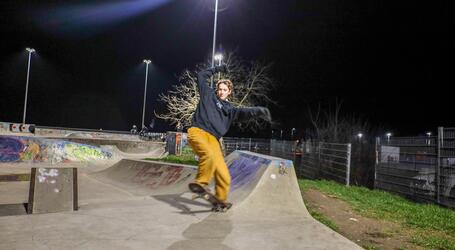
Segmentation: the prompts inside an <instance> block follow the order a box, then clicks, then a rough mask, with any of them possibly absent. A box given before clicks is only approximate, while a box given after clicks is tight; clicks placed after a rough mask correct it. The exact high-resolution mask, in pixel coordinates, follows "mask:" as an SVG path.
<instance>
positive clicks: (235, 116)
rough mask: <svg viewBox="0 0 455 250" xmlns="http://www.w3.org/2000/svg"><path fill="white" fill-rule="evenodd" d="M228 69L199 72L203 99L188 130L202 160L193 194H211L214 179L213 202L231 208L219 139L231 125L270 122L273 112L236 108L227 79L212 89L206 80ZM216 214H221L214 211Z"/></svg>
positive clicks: (228, 183) (194, 147)
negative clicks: (256, 118)
mask: <svg viewBox="0 0 455 250" xmlns="http://www.w3.org/2000/svg"><path fill="white" fill-rule="evenodd" d="M226 71H227V66H226V65H222V66H217V67H214V68H209V69H206V70H202V71H200V72H199V73H198V76H197V84H198V88H199V95H200V100H199V103H198V105H197V108H196V111H195V113H194V115H193V120H192V126H191V127H190V128H189V129H188V143H189V144H190V146H191V148H192V149H193V151H194V152H195V154H196V155H197V156H198V157H199V168H198V173H197V175H196V179H195V180H194V182H192V183H190V184H189V188H190V190H191V191H192V192H194V193H197V194H199V195H201V194H206V193H208V189H207V188H206V187H207V185H208V184H209V183H210V181H211V180H212V178H213V177H215V195H214V198H216V200H217V201H219V203H217V202H212V201H213V199H212V201H210V200H209V201H210V202H211V203H212V204H213V205H214V206H215V207H217V206H218V208H221V209H229V208H230V207H231V206H232V204H230V203H228V202H227V198H228V197H227V196H228V193H229V187H230V183H231V176H230V174H229V170H228V167H227V165H226V163H225V162H224V157H223V153H222V151H221V146H220V143H219V139H220V138H221V137H222V136H224V135H225V134H226V133H227V131H228V130H229V127H230V126H231V124H232V122H234V121H240V120H248V119H250V118H254V117H259V118H263V119H265V120H267V121H269V122H270V121H271V117H270V111H269V110H268V109H267V108H264V107H248V108H247V107H234V106H233V105H232V104H231V103H230V102H228V97H229V96H230V95H231V94H232V90H233V84H232V82H231V81H230V80H228V79H221V80H219V81H218V82H217V84H216V91H214V90H213V89H212V88H210V87H209V86H208V85H207V83H206V80H207V79H208V78H209V77H211V76H213V75H214V74H215V73H217V72H226ZM215 211H218V209H217V208H215Z"/></svg>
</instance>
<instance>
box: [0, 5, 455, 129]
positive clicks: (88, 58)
mask: <svg viewBox="0 0 455 250" xmlns="http://www.w3.org/2000/svg"><path fill="white" fill-rule="evenodd" d="M122 2H127V1H39V3H37V1H2V2H1V3H0V7H1V12H0V21H1V32H2V36H1V37H2V38H1V51H2V55H1V61H0V67H1V68H0V121H8V122H20V121H21V120H22V112H23V102H24V91H25V80H26V63H27V55H26V52H25V50H24V49H25V47H28V46H29V47H33V48H35V49H36V50H37V51H38V54H39V55H38V56H35V57H33V59H32V72H31V78H30V86H29V88H30V89H29V99H28V108H27V122H29V123H34V124H37V125H44V126H65V127H82V128H103V129H112V130H128V129H129V128H130V127H131V125H132V124H137V125H139V124H140V120H141V115H142V101H143V96H142V95H143V89H144V67H145V66H144V65H143V64H141V62H142V59H144V58H150V59H152V61H153V62H154V66H153V68H152V69H151V73H150V78H149V85H148V95H147V99H148V101H147V119H146V120H150V117H151V115H152V112H151V111H152V110H158V111H159V110H161V109H162V105H160V104H158V103H157V102H156V99H157V97H158V95H159V94H160V93H162V92H164V91H166V90H167V89H169V88H170V87H171V86H172V85H173V84H175V83H176V82H177V78H176V75H178V74H179V73H180V72H182V71H183V70H184V69H185V68H192V67H193V66H194V65H195V64H197V63H200V62H202V61H205V60H206V59H207V57H208V56H209V54H210V52H211V45H212V35H213V33H212V32H213V9H211V8H213V2H214V1H212V0H174V1H169V2H168V3H165V4H163V5H162V6H160V7H159V8H156V9H153V10H148V11H145V12H143V13H139V14H136V15H134V16H132V17H129V18H124V19H121V20H114V21H109V20H108V21H106V20H107V18H106V16H103V14H100V17H99V18H98V19H96V18H95V21H93V23H91V24H89V25H85V24H83V23H82V21H90V20H91V19H89V18H88V17H87V18H86V19H82V20H80V22H79V25H78V22H77V21H75V20H74V19H71V18H66V19H65V18H64V16H63V17H61V19H62V20H61V21H60V22H59V19H55V20H54V19H52V18H51V16H52V14H54V13H55V12H58V11H60V10H62V9H66V10H72V9H73V10H74V6H85V7H87V8H88V9H90V8H91V7H92V6H93V7H94V6H98V5H99V4H101V5H103V4H104V5H103V6H106V4H109V3H113V4H115V3H122ZM129 2H135V1H129ZM136 2H138V3H139V2H144V1H136ZM149 2H154V1H149ZM220 5H221V8H222V9H223V11H222V12H220V13H219V16H218V18H219V19H218V33H217V41H218V43H217V47H218V48H222V49H223V50H225V51H232V50H236V51H237V54H238V55H239V56H240V57H242V58H244V59H246V60H261V61H264V62H273V68H272V77H273V78H274V79H275V81H276V82H277V89H275V90H274V91H273V92H272V93H273V94H272V95H273V98H274V99H275V100H277V102H278V103H279V105H278V106H273V107H271V110H272V115H273V116H274V119H275V120H277V121H278V122H280V123H281V124H282V128H283V129H286V130H289V129H290V128H292V127H296V128H298V129H299V130H302V129H303V128H306V127H308V126H310V123H309V121H308V118H307V107H308V106H309V105H310V106H315V105H317V104H318V103H322V104H323V105H329V104H332V105H333V104H334V103H335V100H336V99H338V100H342V101H343V108H342V112H344V113H345V114H355V115H357V116H360V117H363V118H365V119H368V120H369V121H370V123H372V124H380V125H382V126H383V127H384V128H385V129H389V130H391V131H394V132H395V133H398V134H401V135H413V134H421V133H424V132H425V131H428V130H433V131H434V130H435V129H436V127H437V126H455V114H454V112H453V111H452V110H453V107H454V105H453V104H452V103H453V101H452V99H453V97H452V96H453V94H454V93H455V92H454V91H453V90H451V85H452V84H453V82H454V81H453V77H452V74H451V71H452V68H453V63H452V58H453V56H454V53H453V44H454V40H453V38H451V36H450V33H451V32H452V31H453V28H452V29H451V26H450V25H449V20H450V19H449V6H448V3H447V1H435V2H424V3H416V2H414V1H336V0H331V1H327V0H312V1H308V0H280V1H275V0H220ZM125 11H128V10H126V9H125V10H121V11H119V14H122V13H123V14H124V12H125ZM100 13H104V14H105V13H107V11H106V12H103V11H102V12H100ZM96 20H98V21H96ZM158 129H161V130H165V129H166V124H165V123H163V122H161V123H159V124H158Z"/></svg>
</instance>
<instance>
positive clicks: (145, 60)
mask: <svg viewBox="0 0 455 250" xmlns="http://www.w3.org/2000/svg"><path fill="white" fill-rule="evenodd" d="M144 63H145V87H144V106H143V107H142V129H143V128H144V127H145V123H144V119H145V101H146V99H147V78H148V73H149V64H150V63H152V61H150V60H148V59H144Z"/></svg>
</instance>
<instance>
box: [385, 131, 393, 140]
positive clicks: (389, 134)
mask: <svg viewBox="0 0 455 250" xmlns="http://www.w3.org/2000/svg"><path fill="white" fill-rule="evenodd" d="M385 135H386V136H387V143H390V136H392V133H390V132H388V133H387V134H385Z"/></svg>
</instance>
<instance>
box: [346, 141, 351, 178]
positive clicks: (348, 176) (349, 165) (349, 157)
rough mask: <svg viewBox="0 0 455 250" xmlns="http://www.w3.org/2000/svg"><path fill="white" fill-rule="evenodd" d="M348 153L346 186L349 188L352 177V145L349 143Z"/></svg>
mask: <svg viewBox="0 0 455 250" xmlns="http://www.w3.org/2000/svg"><path fill="white" fill-rule="evenodd" d="M347 153H348V155H347V163H346V186H349V184H350V177H351V143H348V150H347Z"/></svg>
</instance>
